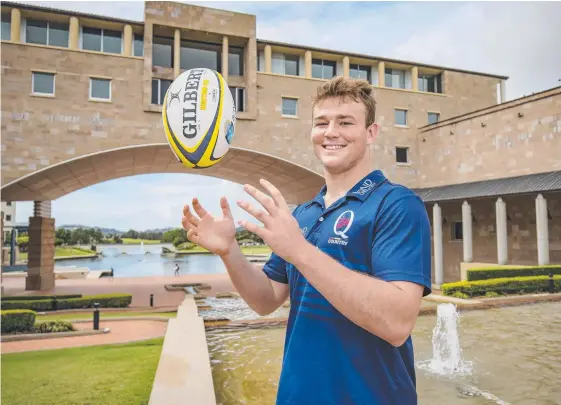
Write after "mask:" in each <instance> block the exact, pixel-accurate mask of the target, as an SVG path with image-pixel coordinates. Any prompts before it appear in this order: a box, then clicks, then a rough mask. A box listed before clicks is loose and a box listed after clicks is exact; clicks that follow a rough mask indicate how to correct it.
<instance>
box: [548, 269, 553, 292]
mask: <svg viewBox="0 0 561 405" xmlns="http://www.w3.org/2000/svg"><path fill="white" fill-rule="evenodd" d="M547 284H548V287H549V293H550V294H553V293H554V292H555V285H554V284H553V272H552V271H550V272H549V280H548V283H547Z"/></svg>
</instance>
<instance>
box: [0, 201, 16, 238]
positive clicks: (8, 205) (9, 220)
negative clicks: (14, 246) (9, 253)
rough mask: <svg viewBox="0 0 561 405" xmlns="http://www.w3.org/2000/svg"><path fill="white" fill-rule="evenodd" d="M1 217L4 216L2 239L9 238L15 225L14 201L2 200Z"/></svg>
mask: <svg viewBox="0 0 561 405" xmlns="http://www.w3.org/2000/svg"><path fill="white" fill-rule="evenodd" d="M2 217H3V218H4V229H3V232H4V233H3V235H2V241H3V242H4V241H6V240H8V239H9V236H10V235H11V233H12V229H14V227H15V225H16V203H15V202H12V201H2Z"/></svg>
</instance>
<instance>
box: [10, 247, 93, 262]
mask: <svg viewBox="0 0 561 405" xmlns="http://www.w3.org/2000/svg"><path fill="white" fill-rule="evenodd" d="M93 254H95V252H94V251H93V250H88V249H79V248H73V247H62V246H57V247H56V248H55V257H64V256H89V255H93ZM18 257H19V260H27V252H24V253H20V254H19V256H18Z"/></svg>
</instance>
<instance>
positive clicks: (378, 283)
mask: <svg viewBox="0 0 561 405" xmlns="http://www.w3.org/2000/svg"><path fill="white" fill-rule="evenodd" d="M293 264H294V265H295V266H296V268H297V269H298V270H299V271H300V272H301V273H302V275H303V276H304V277H306V279H307V280H308V281H309V282H310V283H311V284H312V285H313V286H314V287H315V288H316V289H317V290H318V291H319V292H320V293H321V294H322V295H323V296H324V297H325V298H326V299H327V300H328V301H329V302H330V303H331V304H332V305H333V306H334V307H335V308H336V309H337V310H338V311H339V312H341V314H343V315H344V316H345V317H347V318H348V319H350V320H351V321H352V322H354V323H355V324H357V325H358V326H360V327H362V328H364V329H366V330H367V331H369V332H370V333H372V334H374V335H376V336H378V337H380V338H382V339H384V340H386V341H388V342H389V343H391V344H393V345H395V346H400V345H401V344H402V343H403V342H404V340H405V339H407V337H408V336H409V334H410V331H411V328H412V322H411V321H413V323H414V319H415V317H416V315H417V312H416V311H418V305H419V303H418V300H417V302H416V300H414V299H412V298H411V296H410V295H409V294H406V293H405V292H404V291H403V290H402V289H400V287H399V286H397V285H395V284H393V283H389V282H386V281H383V280H380V279H377V278H374V277H370V276H368V275H365V274H361V273H358V272H355V271H351V270H350V269H348V268H346V267H344V266H343V265H342V264H340V263H339V262H337V261H336V260H334V259H333V258H331V257H330V256H328V255H327V254H325V253H323V252H322V251H320V250H319V249H317V248H316V247H315V246H313V245H311V244H309V243H307V244H306V245H305V246H302V249H301V250H300V252H299V253H298V254H296V255H295V258H294V259H293ZM416 307H417V310H416V311H415V308H416ZM412 308H413V310H412Z"/></svg>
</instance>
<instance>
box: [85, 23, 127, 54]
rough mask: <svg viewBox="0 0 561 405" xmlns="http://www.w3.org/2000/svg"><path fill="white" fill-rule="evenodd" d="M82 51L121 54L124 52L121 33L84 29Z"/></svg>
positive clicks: (102, 29)
mask: <svg viewBox="0 0 561 405" xmlns="http://www.w3.org/2000/svg"><path fill="white" fill-rule="evenodd" d="M82 49H85V50H87V51H98V52H107V53H117V54H119V53H121V52H122V41H121V32H120V31H111V30H106V29H104V28H89V27H82Z"/></svg>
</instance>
